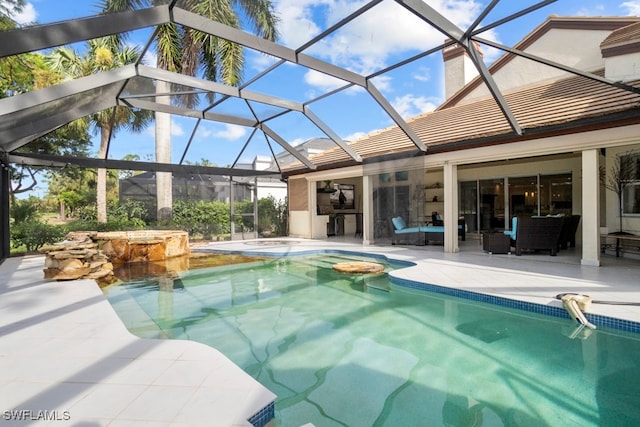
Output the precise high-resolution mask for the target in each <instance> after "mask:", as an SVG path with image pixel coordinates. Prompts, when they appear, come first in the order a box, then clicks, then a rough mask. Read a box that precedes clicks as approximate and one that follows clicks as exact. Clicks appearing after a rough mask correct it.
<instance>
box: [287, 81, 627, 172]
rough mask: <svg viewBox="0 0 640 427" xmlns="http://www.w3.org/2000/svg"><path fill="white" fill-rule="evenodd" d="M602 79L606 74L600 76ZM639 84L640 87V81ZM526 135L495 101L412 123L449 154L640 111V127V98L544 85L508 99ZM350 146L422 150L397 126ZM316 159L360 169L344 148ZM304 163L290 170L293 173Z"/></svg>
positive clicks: (589, 85) (594, 87)
mask: <svg viewBox="0 0 640 427" xmlns="http://www.w3.org/2000/svg"><path fill="white" fill-rule="evenodd" d="M599 74H600V75H602V72H600V73H599ZM636 83H638V84H637V85H638V86H640V82H636ZM504 97H505V99H506V101H507V103H508V105H509V107H510V108H511V110H512V112H513V114H514V116H515V117H516V119H517V121H518V123H519V124H520V126H521V127H522V128H523V130H524V135H523V136H517V135H516V134H514V133H513V131H512V130H511V128H510V127H509V124H508V123H507V121H506V119H505V117H504V115H503V114H502V112H501V110H500V108H499V107H498V105H497V103H496V102H495V100H494V99H493V98H487V99H484V100H480V101H476V102H472V103H469V104H463V105H455V106H452V107H449V108H445V109H442V110H437V111H434V112H430V113H426V114H423V115H420V116H417V117H415V118H413V119H411V120H408V124H409V126H411V128H412V129H413V130H414V131H415V132H416V134H417V135H418V136H419V137H420V139H421V140H422V142H423V143H424V144H425V145H426V146H427V147H428V150H433V149H434V148H435V149H436V151H444V150H446V149H456V148H458V149H459V148H460V147H461V146H470V145H474V146H478V145H487V144H495V143H506V142H513V141H517V140H523V139H526V138H527V134H536V135H538V136H542V135H543V133H544V131H545V130H546V131H549V132H551V131H555V132H557V131H558V128H562V129H563V131H564V132H580V131H581V130H584V126H585V125H586V124H587V123H589V124H591V122H594V121H598V119H599V120H601V121H602V122H603V124H602V126H604V127H607V126H610V125H611V124H610V123H609V122H608V119H606V118H607V117H611V115H614V114H616V113H621V112H632V113H633V112H635V113H636V114H635V119H636V120H637V122H640V95H638V94H634V93H632V92H630V91H627V90H623V89H619V88H616V87H613V86H610V85H607V84H604V83H600V82H596V81H594V80H591V79H587V78H584V77H579V76H572V77H568V78H565V79H561V80H555V81H551V82H546V83H541V84H538V85H535V86H532V87H528V88H524V89H519V90H514V91H511V92H507V93H505V94H504ZM349 145H350V146H351V148H353V149H354V150H355V151H356V152H357V153H359V154H360V155H361V156H362V158H363V159H365V160H366V159H371V158H375V157H379V156H384V155H386V154H391V153H405V154H406V155H407V156H409V155H411V154H414V153H416V150H417V148H416V147H415V145H414V144H413V143H412V142H411V140H410V139H409V138H408V137H407V136H406V135H405V134H404V133H403V132H402V130H401V129H400V128H398V127H397V126H392V127H390V128H387V129H384V130H381V131H378V132H375V133H372V134H369V135H367V136H365V137H363V138H361V139H359V140H357V141H353V142H350V143H349ZM310 160H311V161H312V162H313V163H315V164H316V165H318V167H319V168H321V169H327V168H331V167H337V166H344V165H348V164H356V163H355V162H353V161H352V160H351V158H350V157H349V156H348V155H347V154H346V153H345V152H344V151H343V150H342V149H341V148H339V147H334V148H332V149H329V150H327V151H325V152H323V153H319V154H317V155H315V156H312V157H311V158H310ZM301 166H302V165H301V164H297V165H291V166H290V167H289V168H287V169H288V170H289V171H293V170H295V169H296V168H299V167H301Z"/></svg>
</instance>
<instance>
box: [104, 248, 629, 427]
mask: <svg viewBox="0 0 640 427" xmlns="http://www.w3.org/2000/svg"><path fill="white" fill-rule="evenodd" d="M345 260H368V258H366V257H362V256H358V255H348V254H316V255H308V256H292V257H284V258H277V259H275V258H274V259H271V260H266V261H259V262H253V263H249V264H241V265H234V266H227V267H216V268H210V269H203V270H193V271H190V272H188V273H185V274H183V275H182V276H181V277H180V278H178V279H176V280H173V279H167V278H163V279H157V280H150V281H139V282H132V283H128V284H125V285H122V286H117V287H112V288H109V289H107V290H106V291H105V292H106V294H107V297H108V299H109V301H110V302H111V304H112V305H113V306H114V308H115V310H116V312H117V313H118V314H119V316H120V317H121V318H122V320H123V322H124V323H125V325H127V327H128V328H129V329H130V330H131V332H133V333H134V334H136V335H139V336H142V337H148V338H149V337H155V338H172V339H191V340H194V341H199V342H202V343H205V344H208V345H211V346H212V347H215V348H217V349H218V350H220V351H221V352H223V353H224V354H225V355H226V356H227V357H229V358H230V359H231V360H232V361H234V362H235V363H236V364H238V365H239V366H240V367H242V368H243V369H244V370H245V371H246V372H248V373H249V374H251V375H252V376H254V377H255V378H256V379H257V380H258V381H260V382H261V383H262V384H263V385H265V386H266V387H268V388H269V389H270V390H271V391H273V392H274V393H276V394H277V395H278V399H277V401H276V405H275V409H276V420H277V424H278V425H281V426H297V425H302V424H305V423H309V422H311V423H313V424H315V425H316V426H373V425H381V426H382V425H387V426H410V425H427V426H428V425H450V426H473V425H475V426H479V425H483V426H502V425H509V426H541V425H547V426H568V425H576V426H588V425H593V426H596V425H608V426H628V425H639V424H640V339H639V338H640V336H639V335H637V334H631V333H625V332H620V331H616V330H611V329H607V328H598V329H597V330H595V331H592V332H591V333H590V335H588V336H587V334H585V333H584V331H583V332H582V333H580V334H577V336H575V337H573V338H572V336H573V335H574V332H575V328H576V324H575V323H574V322H573V321H571V320H569V319H568V318H567V319H562V318H555V317H551V316H544V315H540V314H536V313H528V312H523V311H520V310H511V309H508V308H503V307H496V306H493V305H489V304H483V303H478V302H472V301H468V300H464V299H460V298H455V297H449V296H445V295H441V294H434V293H429V292H423V291H419V290H415V289H410V288H405V287H403V286H397V285H394V284H389V282H388V280H387V278H386V275H383V276H358V275H343V274H341V273H337V272H335V271H333V270H332V268H331V266H332V265H333V263H336V262H342V261H345ZM374 261H375V262H383V263H384V264H385V265H386V270H387V271H388V270H390V269H393V268H397V267H400V266H402V265H400V264H393V263H389V262H384V261H381V260H380V259H374Z"/></svg>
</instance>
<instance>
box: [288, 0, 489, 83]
mask: <svg viewBox="0 0 640 427" xmlns="http://www.w3.org/2000/svg"><path fill="white" fill-rule="evenodd" d="M364 3H366V2H364V1H360V2H353V1H347V0H315V1H314V0H299V1H298V0H279V1H276V10H277V11H278V13H279V14H280V17H281V18H282V23H283V25H282V27H281V34H282V37H281V38H282V41H283V42H284V43H285V44H287V45H289V46H291V47H294V48H295V47H299V46H300V45H302V44H303V43H304V42H305V41H307V40H308V39H309V38H311V37H312V36H314V35H316V34H318V33H319V32H320V31H321V27H320V26H319V25H317V24H315V23H314V19H315V20H316V21H318V19H319V18H320V17H322V18H323V19H324V21H323V22H320V25H321V26H322V29H323V28H324V27H328V26H330V25H332V24H334V23H335V22H337V21H338V20H339V19H342V18H343V17H345V16H347V15H348V14H349V13H352V12H353V11H354V10H356V9H357V8H358V7H360V6H362V5H363V4H364ZM429 4H430V6H432V7H433V8H434V9H436V10H438V11H439V12H441V13H442V14H443V15H445V16H446V17H447V18H448V19H449V20H450V21H452V22H454V23H455V24H456V25H459V26H461V27H463V28H464V27H465V26H467V25H469V24H470V23H471V22H472V21H473V19H474V17H475V16H477V14H478V13H479V11H480V8H481V4H480V3H479V2H477V1H474V0H438V1H431V2H429ZM318 22H319V21H318ZM443 40H444V35H443V34H442V33H440V32H439V31H437V30H435V29H433V28H432V27H431V26H430V25H429V24H427V23H425V22H424V21H422V20H420V19H418V18H417V17H416V16H414V15H413V14H411V13H410V12H409V11H407V10H406V9H405V8H403V7H401V6H400V5H398V4H397V3H395V2H383V3H381V4H379V5H376V6H375V7H373V8H372V9H370V10H368V11H367V12H365V13H364V14H363V15H361V16H359V17H358V18H356V19H355V20H353V21H352V22H350V23H348V24H347V25H345V26H343V27H342V28H341V29H339V30H338V31H336V32H334V33H333V34H331V35H330V36H329V37H325V38H324V39H323V40H321V41H320V42H318V43H316V44H315V45H314V46H312V47H310V48H309V49H308V51H305V53H309V54H313V55H315V56H319V57H321V58H323V59H328V60H329V61H331V62H332V63H334V64H337V65H340V66H344V67H348V68H349V69H351V70H353V71H356V72H359V73H363V74H369V73H371V72H372V71H374V70H377V69H379V68H381V67H384V66H385V65H386V62H387V61H388V59H389V57H390V56H391V55H393V54H396V53H401V52H406V51H421V50H424V48H425V47H426V46H427V47H428V46H435V45H437V44H440V43H442V41H443Z"/></svg>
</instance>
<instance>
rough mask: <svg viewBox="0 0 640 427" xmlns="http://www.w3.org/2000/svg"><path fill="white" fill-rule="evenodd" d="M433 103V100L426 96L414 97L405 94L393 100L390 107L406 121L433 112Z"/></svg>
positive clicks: (434, 106) (435, 105) (434, 103)
mask: <svg viewBox="0 0 640 427" xmlns="http://www.w3.org/2000/svg"><path fill="white" fill-rule="evenodd" d="M434 101H435V100H433V99H431V98H429V97H426V96H414V95H411V94H407V95H404V96H401V97H397V98H395V99H394V100H393V101H391V105H393V108H395V109H396V111H397V112H398V114H400V115H401V116H402V117H403V118H404V119H408V118H411V117H414V116H417V115H419V114H422V113H426V112H429V111H433V110H435V109H436V107H437V104H436V102H434Z"/></svg>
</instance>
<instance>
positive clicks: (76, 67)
mask: <svg viewBox="0 0 640 427" xmlns="http://www.w3.org/2000/svg"><path fill="white" fill-rule="evenodd" d="M139 57H140V53H139V52H138V51H137V50H136V49H135V48H133V47H121V43H120V40H119V39H118V38H117V37H102V38H99V39H94V40H90V41H88V42H87V51H86V52H85V53H84V54H82V55H80V54H78V53H77V52H76V51H75V50H73V49H71V48H68V47H63V48H58V49H55V50H54V51H53V52H52V53H51V54H50V55H49V56H48V57H47V61H48V63H49V64H50V65H51V67H52V69H53V70H55V71H56V72H59V73H60V74H61V75H63V76H64V77H66V78H78V77H83V76H87V75H90V74H94V73H97V72H100V71H107V70H112V69H115V68H119V67H121V66H123V65H126V64H131V63H134V62H136V61H137V60H138V58H139ZM151 117H152V116H151V113H150V112H149V111H146V110H136V109H130V108H127V107H124V106H117V107H112V108H108V109H106V110H102V111H100V112H98V113H95V114H92V115H91V116H90V117H89V118H88V119H89V121H90V123H92V124H93V126H94V127H95V128H96V129H98V130H99V131H100V148H99V149H98V158H101V159H102V158H104V157H105V156H106V153H107V147H108V145H109V138H110V137H111V135H112V134H115V133H116V132H117V131H118V130H120V129H121V128H129V130H131V131H132V132H138V131H140V130H142V129H144V128H145V127H146V126H147V124H148V123H149V121H150V120H151ZM96 202H97V208H98V222H102V223H105V222H107V170H106V169H103V168H99V169H98V176H97V181H96Z"/></svg>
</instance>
